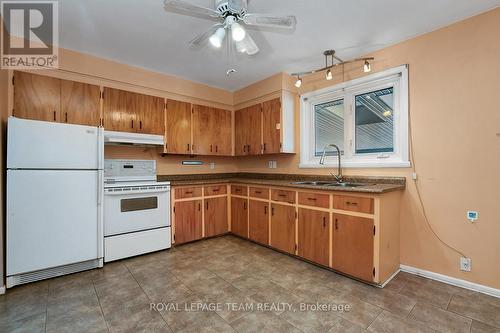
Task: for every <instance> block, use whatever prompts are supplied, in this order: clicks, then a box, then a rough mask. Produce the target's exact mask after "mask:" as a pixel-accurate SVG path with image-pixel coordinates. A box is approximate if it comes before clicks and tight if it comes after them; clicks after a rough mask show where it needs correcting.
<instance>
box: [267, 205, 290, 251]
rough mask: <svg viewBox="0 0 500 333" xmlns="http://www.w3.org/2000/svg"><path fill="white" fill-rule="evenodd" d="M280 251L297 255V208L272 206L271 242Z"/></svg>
mask: <svg viewBox="0 0 500 333" xmlns="http://www.w3.org/2000/svg"><path fill="white" fill-rule="evenodd" d="M270 243H271V244H270V245H271V246H272V247H275V248H277V249H278V250H281V251H284V252H288V253H291V254H295V206H285V205H280V204H274V203H272V204H271V242H270Z"/></svg>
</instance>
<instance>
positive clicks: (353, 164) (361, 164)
mask: <svg viewBox="0 0 500 333" xmlns="http://www.w3.org/2000/svg"><path fill="white" fill-rule="evenodd" d="M336 167H337V163H327V164H323V165H321V164H319V162H307V163H300V164H299V168H300V169H335V168H336ZM410 167H411V163H410V162H409V161H406V162H405V161H378V160H376V161H345V162H342V168H367V169H371V168H410Z"/></svg>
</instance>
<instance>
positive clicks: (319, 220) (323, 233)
mask: <svg viewBox="0 0 500 333" xmlns="http://www.w3.org/2000/svg"><path fill="white" fill-rule="evenodd" d="M298 223H299V234H298V236H299V237H298V238H299V244H298V247H299V248H298V254H299V256H301V257H302V258H305V259H307V260H310V261H313V262H315V263H318V264H321V265H324V266H328V265H329V262H330V228H329V227H330V213H328V212H322V211H319V210H312V209H304V208H299V221H298Z"/></svg>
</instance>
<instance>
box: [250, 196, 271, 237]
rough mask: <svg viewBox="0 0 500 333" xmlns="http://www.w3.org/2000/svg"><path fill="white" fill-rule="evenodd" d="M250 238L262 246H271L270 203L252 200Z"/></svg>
mask: <svg viewBox="0 0 500 333" xmlns="http://www.w3.org/2000/svg"><path fill="white" fill-rule="evenodd" d="M248 207H249V208H248V209H249V217H248V225H249V229H250V230H249V238H250V239H251V240H253V241H256V242H258V243H262V244H266V245H268V244H269V203H267V202H264V201H257V200H250V201H249V204H248Z"/></svg>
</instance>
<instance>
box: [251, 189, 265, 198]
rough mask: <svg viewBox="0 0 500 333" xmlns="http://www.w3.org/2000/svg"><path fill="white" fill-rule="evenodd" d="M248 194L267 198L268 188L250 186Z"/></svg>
mask: <svg viewBox="0 0 500 333" xmlns="http://www.w3.org/2000/svg"><path fill="white" fill-rule="evenodd" d="M250 196H251V197H253V198H259V199H269V189H267V188H260V187H250Z"/></svg>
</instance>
